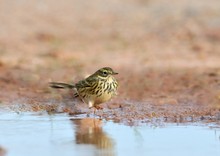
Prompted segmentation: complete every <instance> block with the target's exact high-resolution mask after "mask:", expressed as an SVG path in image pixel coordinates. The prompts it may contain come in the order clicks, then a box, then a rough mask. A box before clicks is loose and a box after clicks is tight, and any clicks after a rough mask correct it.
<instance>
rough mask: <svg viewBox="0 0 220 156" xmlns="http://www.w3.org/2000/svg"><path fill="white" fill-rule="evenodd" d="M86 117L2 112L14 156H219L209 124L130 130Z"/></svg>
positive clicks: (0, 140)
mask: <svg viewBox="0 0 220 156" xmlns="http://www.w3.org/2000/svg"><path fill="white" fill-rule="evenodd" d="M82 117H83V116H78V117H70V116H68V115H66V114H56V115H48V114H46V113H38V114H33V113H22V114H16V113H1V114H0V146H2V147H4V148H5V149H6V150H7V155H8V156H39V155H41V156H49V155H53V156H60V155H65V156H96V155H100V156H101V155H107V156H114V155H119V156H123V155H126V156H133V155H141V156H142V155H143V156H144V155H148V156H159V155H163V156H170V155H178V156H185V155H193V156H203V155H204V156H207V155H212V156H219V155H220V129H219V128H214V127H212V128H210V126H208V125H204V124H197V125H195V124H191V125H183V124H182V125H177V124H165V125H163V126H152V125H142V126H132V127H131V126H125V125H123V124H118V123H113V122H109V121H101V120H99V119H94V118H85V117H83V118H82Z"/></svg>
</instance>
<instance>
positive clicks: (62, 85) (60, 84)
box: [50, 82, 75, 89]
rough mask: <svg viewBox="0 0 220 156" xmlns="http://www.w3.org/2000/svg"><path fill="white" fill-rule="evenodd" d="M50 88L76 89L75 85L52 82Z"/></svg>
mask: <svg viewBox="0 0 220 156" xmlns="http://www.w3.org/2000/svg"><path fill="white" fill-rule="evenodd" d="M50 87H51V88H57V89H64V88H69V89H72V88H75V85H73V84H67V83H62V82H50Z"/></svg>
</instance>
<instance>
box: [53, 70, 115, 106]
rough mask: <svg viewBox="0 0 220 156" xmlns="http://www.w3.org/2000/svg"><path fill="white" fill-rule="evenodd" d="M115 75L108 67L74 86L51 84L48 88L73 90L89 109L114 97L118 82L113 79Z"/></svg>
mask: <svg viewBox="0 0 220 156" xmlns="http://www.w3.org/2000/svg"><path fill="white" fill-rule="evenodd" d="M116 74H118V73H116V72H114V71H113V70H112V69H111V68H110V67H104V68H101V69H99V70H98V71H96V72H95V73H94V74H92V75H91V76H89V77H87V78H86V79H84V80H81V81H79V82H78V83H76V84H66V83H59V82H51V83H50V87H52V88H69V89H72V88H74V89H75V90H76V95H78V96H79V97H80V98H81V99H82V101H84V102H85V103H87V104H88V105H89V107H90V108H91V107H96V106H97V105H98V104H100V103H103V102H107V101H109V100H110V99H111V98H112V97H113V96H114V95H116V92H117V88H118V82H117V81H116V79H115V78H114V77H113V75H116Z"/></svg>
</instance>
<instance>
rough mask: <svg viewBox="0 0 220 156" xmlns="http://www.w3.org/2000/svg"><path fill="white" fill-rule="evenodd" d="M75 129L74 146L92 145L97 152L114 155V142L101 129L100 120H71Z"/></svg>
mask: <svg viewBox="0 0 220 156" xmlns="http://www.w3.org/2000/svg"><path fill="white" fill-rule="evenodd" d="M72 122H73V123H74V125H75V126H76V127H75V139H76V144H89V145H94V146H95V147H96V149H97V150H100V151H108V154H107V155H114V152H113V150H114V142H113V140H112V138H110V137H109V136H108V135H107V134H106V132H104V131H103V128H102V120H100V119H95V118H84V119H72Z"/></svg>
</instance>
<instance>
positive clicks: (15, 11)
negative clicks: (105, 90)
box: [0, 0, 220, 123]
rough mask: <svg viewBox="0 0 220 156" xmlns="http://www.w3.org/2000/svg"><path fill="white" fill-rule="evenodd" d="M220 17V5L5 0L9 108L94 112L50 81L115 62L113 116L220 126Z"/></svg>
mask: <svg viewBox="0 0 220 156" xmlns="http://www.w3.org/2000/svg"><path fill="white" fill-rule="evenodd" d="M219 17H220V1H219V0H194V1H191V0H180V1H175V0H168V1H163V0H121V1H118V0H111V1H103V0H93V1H88V2H84V1H80V0H66V1H65V2H64V1H58V0H45V1H37V0H36V1H34V0H29V1H23V0H15V1H6V0H5V1H4V0H3V1H1V5H0V21H1V22H0V88H1V89H0V105H1V108H2V109H5V108H7V109H10V110H14V111H42V110H47V111H48V112H54V113H60V112H67V113H70V114H72V115H74V114H80V113H90V114H92V112H93V111H92V110H89V109H88V108H87V106H86V105H85V104H83V103H82V102H80V101H77V100H75V99H73V97H72V94H73V93H72V91H61V90H60V91H57V90H53V89H50V88H49V87H48V82H50V81H62V82H77V81H78V80H80V79H82V78H84V77H86V76H87V75H89V74H92V73H93V72H94V71H96V70H97V69H99V68H101V67H105V66H109V67H112V68H113V69H114V70H115V71H117V72H119V75H118V76H116V78H117V80H118V81H119V84H120V86H119V93H118V96H117V97H116V98H114V99H112V101H110V102H108V103H105V104H103V105H102V106H103V108H104V110H102V111H101V110H100V111H98V112H97V114H98V115H102V117H103V118H105V119H106V120H114V121H116V122H127V123H129V122H131V123H132V122H133V121H142V122H148V121H156V120H162V121H167V122H191V121H201V120H203V121H215V122H219V121H220V44H219V43H220V18H219Z"/></svg>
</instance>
